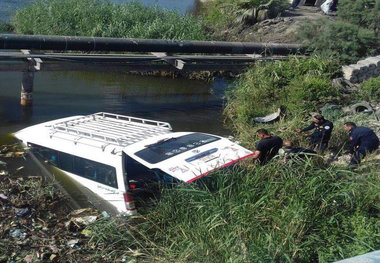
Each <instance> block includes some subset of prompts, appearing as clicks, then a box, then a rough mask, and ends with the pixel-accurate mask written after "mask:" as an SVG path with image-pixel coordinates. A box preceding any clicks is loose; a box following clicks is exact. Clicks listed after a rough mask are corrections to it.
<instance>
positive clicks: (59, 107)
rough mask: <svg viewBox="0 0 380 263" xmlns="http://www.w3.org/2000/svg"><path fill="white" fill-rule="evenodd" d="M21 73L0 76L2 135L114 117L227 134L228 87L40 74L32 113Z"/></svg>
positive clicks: (154, 79) (139, 78)
mask: <svg viewBox="0 0 380 263" xmlns="http://www.w3.org/2000/svg"><path fill="white" fill-rule="evenodd" d="M21 76H22V73H21V72H0V134H5V133H8V132H14V131H16V130H19V129H21V128H22V127H25V126H28V125H31V124H35V123H39V122H43V121H47V120H52V119H56V118H61V117H67V116H72V115H86V114H91V113H94V112H101V111H105V112H112V113H117V114H124V115H131V116H135V117H141V118H149V119H154V120H161V121H167V122H170V123H171V124H172V126H173V128H174V130H175V131H190V130H191V131H201V132H208V133H215V134H220V135H226V134H228V131H227V130H226V129H225V128H223V124H222V121H221V120H222V106H223V95H224V91H225V89H226V83H225V82H224V81H223V80H216V81H215V82H214V83H205V82H202V81H191V80H185V79H167V78H157V77H142V76H133V75H127V74H125V73H120V72H118V73H115V72H38V73H36V74H35V80H34V92H33V103H34V105H33V107H31V108H26V109H25V108H22V107H21V106H20V85H21Z"/></svg>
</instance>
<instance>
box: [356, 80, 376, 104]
mask: <svg viewBox="0 0 380 263" xmlns="http://www.w3.org/2000/svg"><path fill="white" fill-rule="evenodd" d="M359 98H361V99H362V100H365V101H370V102H374V103H378V102H379V101H380V77H377V78H371V79H368V80H366V81H364V82H363V83H362V84H361V85H360V86H359Z"/></svg>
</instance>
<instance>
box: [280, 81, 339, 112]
mask: <svg viewBox="0 0 380 263" xmlns="http://www.w3.org/2000/svg"><path fill="white" fill-rule="evenodd" d="M338 97H339V90H338V89H337V88H334V87H333V86H332V85H331V80H330V79H326V78H323V77H314V76H305V77H304V78H301V79H294V80H293V81H292V82H291V83H289V85H288V86H287V87H286V98H287V99H286V101H285V102H284V103H287V104H286V105H287V108H288V112H297V113H307V112H310V111H318V109H319V107H320V106H321V104H325V103H327V102H334V101H335V100H337V98H338Z"/></svg>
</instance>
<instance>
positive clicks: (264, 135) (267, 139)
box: [253, 129, 282, 165]
mask: <svg viewBox="0 0 380 263" xmlns="http://www.w3.org/2000/svg"><path fill="white" fill-rule="evenodd" d="M256 133H257V136H259V137H260V138H261V140H260V141H259V142H258V143H257V146H256V150H255V152H254V155H253V159H259V162H260V164H261V165H264V164H266V163H267V162H268V161H270V160H271V159H272V158H273V157H274V156H275V155H276V154H277V153H278V150H279V149H280V148H281V147H282V139H281V138H280V137H278V136H272V135H270V134H269V132H268V131H267V130H265V129H260V130H258V131H257V132H256Z"/></svg>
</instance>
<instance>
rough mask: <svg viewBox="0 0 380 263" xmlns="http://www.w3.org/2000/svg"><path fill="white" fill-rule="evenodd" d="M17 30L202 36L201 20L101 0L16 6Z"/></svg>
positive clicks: (43, 0) (41, 1) (42, 1)
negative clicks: (17, 7)
mask: <svg viewBox="0 0 380 263" xmlns="http://www.w3.org/2000/svg"><path fill="white" fill-rule="evenodd" d="M12 24H13V25H14V27H15V31H16V32H17V33H22V34H43V35H71V36H96V37H119V38H148V39H178V40H183V39H188V40H203V39H206V34H205V30H204V27H203V24H202V21H200V20H199V19H195V18H193V17H192V16H189V15H185V16H181V15H180V14H178V13H177V12H175V11H169V10H164V9H160V8H157V7H146V6H144V5H142V4H140V3H137V2H132V3H127V4H120V5H117V4H113V3H110V2H108V1H103V0H83V1H76V0H37V1H36V2H35V3H33V4H32V5H31V6H29V7H26V8H25V9H23V10H20V11H18V12H17V13H16V15H15V16H14V17H13V20H12Z"/></svg>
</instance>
